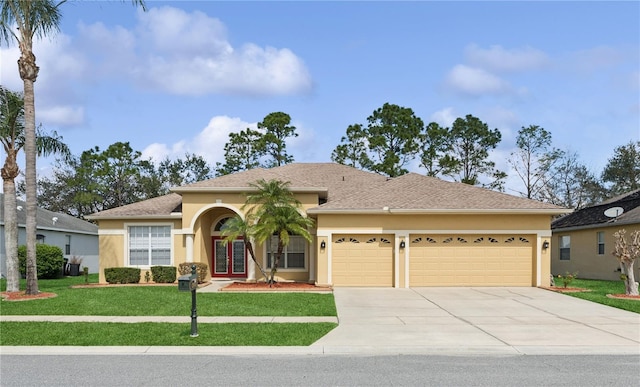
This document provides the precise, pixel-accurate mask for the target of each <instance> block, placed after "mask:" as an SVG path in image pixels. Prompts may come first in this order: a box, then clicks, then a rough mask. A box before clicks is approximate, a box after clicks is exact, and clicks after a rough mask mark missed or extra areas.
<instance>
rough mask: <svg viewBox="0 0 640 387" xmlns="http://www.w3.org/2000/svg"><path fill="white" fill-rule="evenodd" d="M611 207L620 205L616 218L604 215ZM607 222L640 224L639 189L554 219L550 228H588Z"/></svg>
mask: <svg viewBox="0 0 640 387" xmlns="http://www.w3.org/2000/svg"><path fill="white" fill-rule="evenodd" d="M613 207H622V209H623V210H624V212H623V213H622V215H620V216H618V217H616V218H610V217H608V216H606V215H605V214H604V212H605V211H606V210H607V209H609V208H613ZM608 224H616V225H624V224H640V190H635V191H632V192H629V193H626V194H624V195H620V196H616V197H615V198H612V199H609V200H606V201H604V202H602V203H600V204H597V205H595V206H591V207H586V208H583V209H581V210H578V211H575V212H573V213H571V214H569V215H567V216H564V217H562V218H560V219H556V220H555V221H553V222H552V223H551V229H552V230H559V229H567V228H589V227H598V226H603V225H608Z"/></svg>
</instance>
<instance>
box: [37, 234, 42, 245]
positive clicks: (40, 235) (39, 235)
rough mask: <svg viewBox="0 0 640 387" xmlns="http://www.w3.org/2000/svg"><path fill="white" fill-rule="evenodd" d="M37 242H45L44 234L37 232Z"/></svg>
mask: <svg viewBox="0 0 640 387" xmlns="http://www.w3.org/2000/svg"><path fill="white" fill-rule="evenodd" d="M36 243H44V235H42V234H36Z"/></svg>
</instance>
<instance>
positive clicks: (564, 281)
mask: <svg viewBox="0 0 640 387" xmlns="http://www.w3.org/2000/svg"><path fill="white" fill-rule="evenodd" d="M558 278H560V280H561V281H562V285H563V286H564V287H565V288H566V287H567V286H569V285H570V284H571V282H573V280H574V279H576V278H578V272H575V273H573V274H572V273H569V272H567V273H566V274H565V275H561V274H558Z"/></svg>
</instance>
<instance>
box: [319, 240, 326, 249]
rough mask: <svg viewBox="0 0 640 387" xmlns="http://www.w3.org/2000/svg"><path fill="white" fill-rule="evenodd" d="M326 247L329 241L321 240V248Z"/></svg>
mask: <svg viewBox="0 0 640 387" xmlns="http://www.w3.org/2000/svg"><path fill="white" fill-rule="evenodd" d="M325 247H327V243H326V242H325V241H322V242H320V248H321V249H324V248H325Z"/></svg>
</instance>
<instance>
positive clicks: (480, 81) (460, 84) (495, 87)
mask: <svg viewBox="0 0 640 387" xmlns="http://www.w3.org/2000/svg"><path fill="white" fill-rule="evenodd" d="M445 83H446V85H447V86H448V87H449V88H451V89H452V90H453V91H455V92H458V93H462V94H467V95H472V96H479V95H483V94H505V93H510V92H512V89H511V86H510V85H509V83H508V82H506V81H504V80H502V79H501V78H499V77H497V76H495V75H493V74H491V73H489V72H487V71H485V70H483V69H480V68H477V67H469V66H466V65H456V66H455V67H454V68H453V69H451V71H450V72H449V74H447V77H446V80H445Z"/></svg>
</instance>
